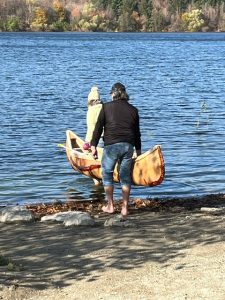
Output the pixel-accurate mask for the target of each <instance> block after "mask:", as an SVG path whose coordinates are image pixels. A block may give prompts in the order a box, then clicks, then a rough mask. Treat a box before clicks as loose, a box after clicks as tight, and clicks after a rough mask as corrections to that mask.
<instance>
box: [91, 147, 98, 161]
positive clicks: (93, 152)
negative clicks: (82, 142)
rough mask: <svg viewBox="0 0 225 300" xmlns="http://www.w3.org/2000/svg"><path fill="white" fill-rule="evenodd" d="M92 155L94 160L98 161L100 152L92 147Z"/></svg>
mask: <svg viewBox="0 0 225 300" xmlns="http://www.w3.org/2000/svg"><path fill="white" fill-rule="evenodd" d="M91 153H92V155H93V157H94V159H98V151H97V148H96V147H95V146H91Z"/></svg>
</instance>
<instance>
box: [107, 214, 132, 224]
mask: <svg viewBox="0 0 225 300" xmlns="http://www.w3.org/2000/svg"><path fill="white" fill-rule="evenodd" d="M104 226H105V227H113V226H116V227H135V226H136V225H135V224H134V223H133V222H131V221H130V220H124V219H123V217H122V216H121V215H116V216H114V217H111V218H109V219H107V220H106V221H105V223H104Z"/></svg>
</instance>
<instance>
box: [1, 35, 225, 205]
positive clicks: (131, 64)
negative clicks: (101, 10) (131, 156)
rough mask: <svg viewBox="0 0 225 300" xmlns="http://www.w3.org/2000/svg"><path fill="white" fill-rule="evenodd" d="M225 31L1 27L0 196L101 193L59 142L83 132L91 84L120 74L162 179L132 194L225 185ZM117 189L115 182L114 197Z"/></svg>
mask: <svg viewBox="0 0 225 300" xmlns="http://www.w3.org/2000/svg"><path fill="white" fill-rule="evenodd" d="M224 57H225V34H223V33H210V34H208V33H205V34H178V33H177V34H151V33H147V34H145V33H141V34H136V33H129V34H126V33H0V95H1V102H0V124H1V126H0V133H1V134H0V137H1V139H0V147H1V151H0V170H1V172H0V203H1V204H3V203H8V204H14V203H19V204H21V203H28V202H29V203H35V202H40V201H53V200H63V201H65V200H69V199H72V200H74V199H86V200H87V199H103V198H104V193H103V190H102V188H97V187H94V186H93V184H92V180H91V179H89V178H87V177H84V176H82V175H80V174H78V173H75V172H74V171H73V170H72V169H71V167H70V165H69V163H68V161H67V158H66V155H65V152H64V151H63V150H62V149H60V148H58V147H57V144H58V143H62V142H64V141H65V131H66V130H67V129H71V130H74V131H75V132H76V133H78V134H79V135H80V136H82V137H84V136H85V131H86V123H85V122H86V121H85V115H86V109H87V106H86V103H87V95H88V92H89V89H90V88H91V86H92V85H98V86H99V88H100V90H101V95H102V98H103V101H104V102H106V101H109V100H110V95H109V90H110V87H111V85H112V84H113V83H115V82H116V81H121V82H123V83H124V84H125V85H126V87H127V91H128V93H129V95H130V98H131V100H130V102H131V103H132V104H134V105H135V106H137V107H138V109H139V113H140V118H141V133H142V141H143V151H145V150H147V149H149V148H151V147H152V146H153V145H155V144H160V145H161V146H162V150H163V154H164V159H165V163H166V177H165V180H164V182H163V183H162V184H161V185H160V186H158V187H154V188H144V187H134V188H133V190H132V196H133V197H141V198H146V197H158V196H160V197H178V196H179V197H180V196H181V197H186V196H193V195H204V194H209V193H219V192H224V184H225V171H224V166H225V159H224V153H225V152H224V150H225V130H224V119H225V109H224V107H225V96H224V95H225V84H224V82H225V72H224V70H225V60H224ZM119 197H120V190H119V188H118V186H117V188H116V198H117V199H119Z"/></svg>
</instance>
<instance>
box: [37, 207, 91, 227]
mask: <svg viewBox="0 0 225 300" xmlns="http://www.w3.org/2000/svg"><path fill="white" fill-rule="evenodd" d="M49 221H51V222H63V224H64V225H65V226H73V225H76V226H77V225H86V226H87V225H91V226H92V225H94V224H95V221H94V219H93V218H92V217H91V216H90V215H89V214H88V213H87V212H81V211H65V212H59V213H56V214H52V215H47V216H44V217H42V218H41V222H49Z"/></svg>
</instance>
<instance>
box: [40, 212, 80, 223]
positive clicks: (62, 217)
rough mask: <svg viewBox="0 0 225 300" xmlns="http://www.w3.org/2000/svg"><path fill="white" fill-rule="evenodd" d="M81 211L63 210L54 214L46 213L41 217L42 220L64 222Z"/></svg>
mask: <svg viewBox="0 0 225 300" xmlns="http://www.w3.org/2000/svg"><path fill="white" fill-rule="evenodd" d="M80 213H81V212H80V211H62V212H58V213H56V214H52V215H46V216H43V217H42V218H41V222H64V220H65V219H66V218H68V217H69V216H73V215H77V214H80Z"/></svg>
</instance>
